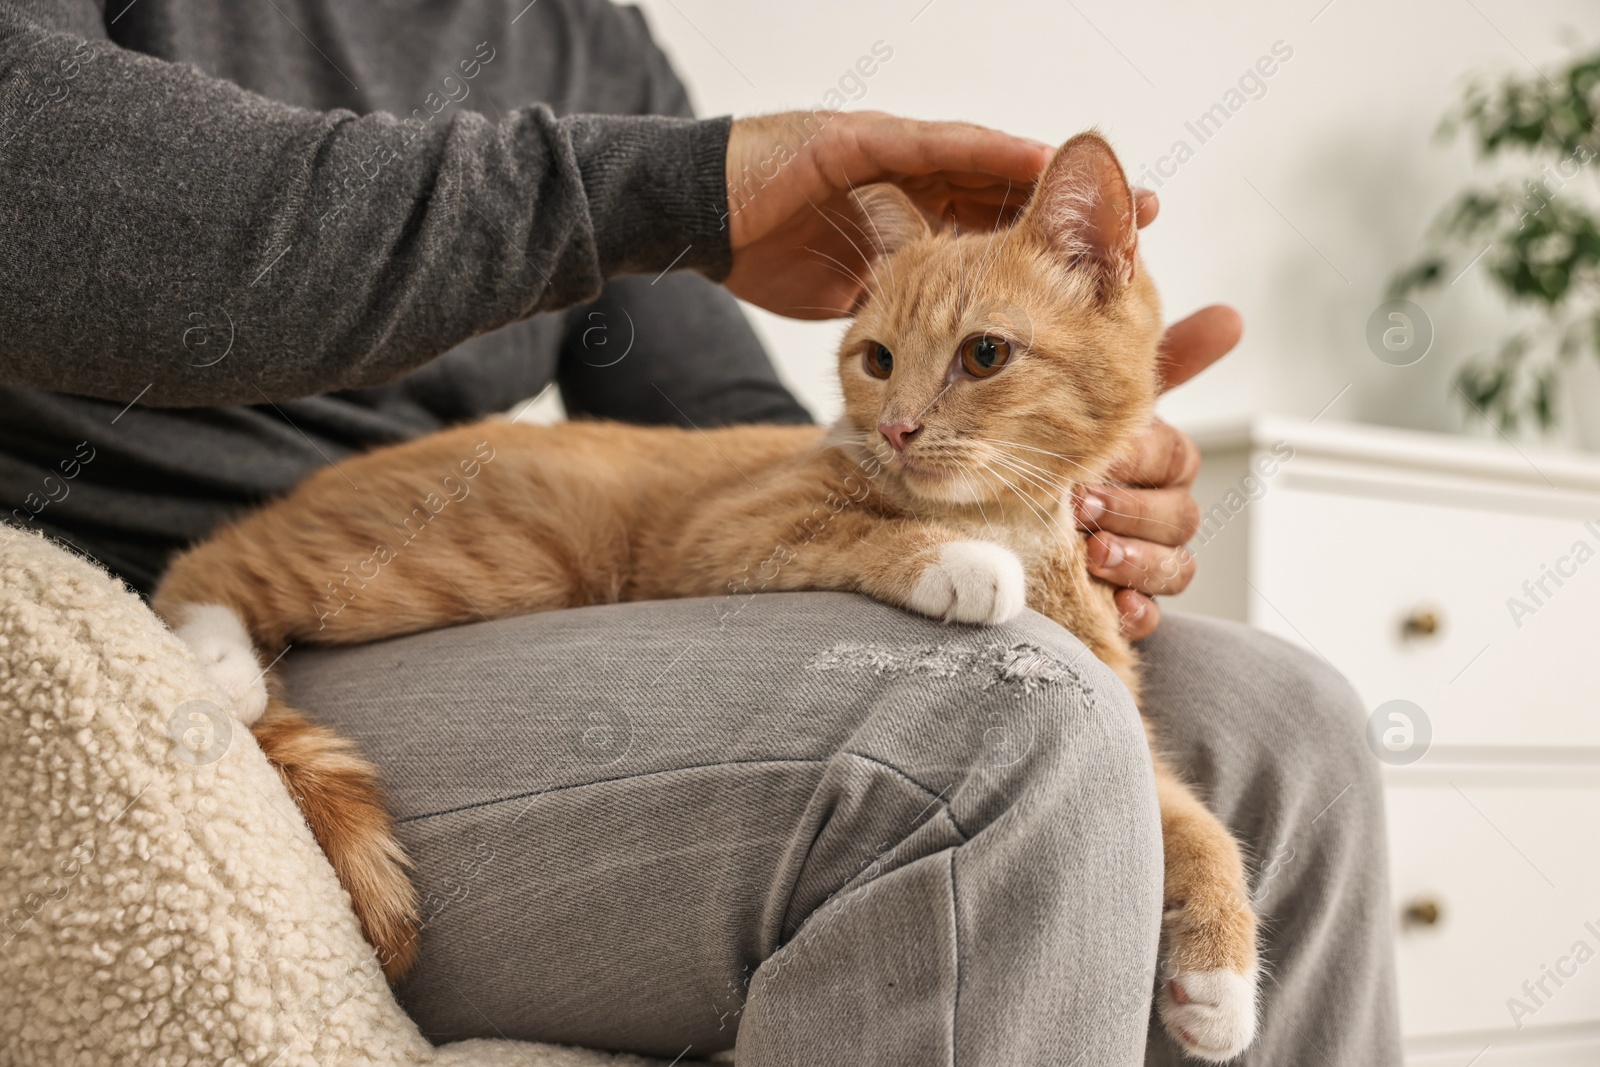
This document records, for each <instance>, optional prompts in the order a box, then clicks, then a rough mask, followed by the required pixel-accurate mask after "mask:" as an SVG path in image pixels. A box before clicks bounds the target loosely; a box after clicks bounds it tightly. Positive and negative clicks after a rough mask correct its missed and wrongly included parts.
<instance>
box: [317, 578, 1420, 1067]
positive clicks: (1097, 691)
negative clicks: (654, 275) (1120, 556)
mask: <svg viewBox="0 0 1600 1067" xmlns="http://www.w3.org/2000/svg"><path fill="white" fill-rule="evenodd" d="M1142 651H1143V653H1144V655H1145V658H1146V661H1147V664H1148V668H1147V672H1146V676H1147V679H1148V695H1147V700H1146V704H1147V707H1148V711H1149V713H1150V714H1151V715H1152V716H1153V717H1154V718H1155V719H1156V720H1158V721H1159V723H1160V728H1161V734H1162V738H1163V742H1164V744H1165V745H1166V747H1167V748H1168V750H1169V751H1170V752H1171V753H1172V754H1173V755H1174V756H1175V757H1176V758H1177V760H1178V762H1179V763H1180V764H1181V765H1183V766H1186V767H1187V768H1188V770H1189V772H1190V774H1191V775H1192V777H1193V779H1194V781H1195V782H1196V783H1197V784H1198V785H1199V786H1201V787H1202V789H1203V790H1204V792H1205V795H1206V796H1207V797H1208V799H1209V801H1210V803H1211V804H1212V805H1213V806H1214V808H1215V810H1216V811H1217V812H1218V813H1219V814H1220V815H1221V816H1222V817H1223V818H1224V819H1225V820H1226V821H1227V822H1228V823H1229V824H1230V825H1231V826H1232V827H1233V828H1234V830H1235V832H1236V833H1237V835H1238V836H1239V837H1240V839H1241V841H1243V842H1244V844H1245V848H1246V852H1247V855H1249V856H1250V857H1251V867H1252V888H1253V892H1254V894H1255V899H1256V901H1257V903H1258V907H1259V909H1260V912H1261V914H1262V917H1263V920H1264V921H1263V923H1262V929H1263V931H1264V938H1265V942H1264V945H1263V949H1264V952H1263V956H1264V969H1265V972H1266V979H1265V980H1264V983H1263V984H1264V991H1263V1014H1262V1025H1261V1035H1260V1037H1259V1038H1258V1040H1257V1042H1256V1044H1255V1045H1254V1046H1253V1047H1252V1048H1251V1049H1250V1050H1249V1051H1248V1052H1247V1053H1246V1054H1245V1056H1244V1057H1242V1058H1241V1060H1239V1061H1238V1062H1240V1063H1247V1064H1261V1065H1272V1067H1283V1065H1287V1064H1313V1063H1326V1064H1330V1065H1333V1067H1355V1065H1361V1067H1375V1065H1376V1067H1382V1065H1388V1064H1398V1063H1399V1062H1400V1053H1399V1037H1398V1024H1397V1019H1396V1009H1395V998H1394V980H1393V966H1392V960H1391V950H1390V929H1389V924H1390V913H1389V909H1388V904H1387V888H1386V870H1385V862H1384V841H1383V823H1382V799H1381V794H1380V791H1379V786H1378V781H1377V775H1376V773H1375V766H1376V765H1375V761H1374V760H1373V759H1372V758H1371V756H1370V755H1369V754H1368V753H1367V751H1366V748H1365V746H1364V744H1363V742H1362V736H1361V725H1360V724H1361V715H1360V709H1359V707H1358V706H1357V704H1356V700H1355V697H1354V695H1353V694H1352V692H1351V690H1350V689H1349V687H1348V686H1347V685H1346V684H1345V683H1344V682H1343V681H1342V679H1340V678H1339V677H1338V676H1337V675H1336V674H1335V673H1334V672H1333V671H1332V670H1331V669H1329V668H1327V667H1326V666H1325V665H1323V664H1322V663H1320V661H1317V660H1315V659H1313V658H1311V657H1309V656H1308V655H1306V654H1304V653H1302V652H1300V651H1298V650H1295V649H1292V648H1290V647H1289V646H1287V645H1285V644H1283V643H1281V642H1279V641H1277V640H1276V639H1273V638H1270V637H1266V636H1264V635H1261V634H1259V633H1255V632H1253V631H1249V630H1246V629H1244V628H1242V627H1237V626H1232V625H1227V624H1220V623H1215V622H1202V621H1199V620H1194V619H1185V618H1181V617H1171V618H1168V619H1167V620H1166V621H1165V622H1163V624H1162V626H1161V629H1160V631H1159V632H1158V634H1157V635H1156V636H1155V637H1153V638H1151V639H1149V640H1147V641H1145V642H1144V643H1143V645H1142ZM286 662H287V665H288V666H287V672H286V673H287V677H288V681H289V684H290V690H291V693H292V695H293V698H294V700H295V701H296V702H297V703H298V704H300V705H301V706H302V707H304V708H306V709H307V710H308V711H310V712H311V713H313V714H314V715H315V716H316V717H317V718H319V719H321V720H323V721H327V722H330V723H334V724H336V725H338V726H340V727H341V728H342V729H344V730H345V731H346V732H348V733H349V734H350V735H351V736H353V737H355V738H356V739H357V740H358V741H359V742H360V744H361V746H362V748H363V749H364V750H365V751H366V752H367V753H368V754H369V755H370V756H371V757H372V758H373V759H374V760H375V761H376V762H377V763H378V765H379V766H380V767H381V768H382V769H383V771H384V774H385V776H386V779H387V785H388V788H389V792H390V798H391V802H392V803H391V806H392V808H393V810H394V811H395V812H396V813H397V816H398V818H399V831H400V835H401V837H402V839H403V841H404V842H405V845H406V847H407V848H408V849H409V851H410V853H411V856H412V857H413V859H414V860H415V861H416V865H417V866H416V880H417V883H418V885H419V888H420V889H421V891H422V893H423V894H424V897H425V905H424V911H425V913H426V917H427V923H426V926H425V928H424V930H423V933H422V941H421V953H420V959H419V963H418V965H417V967H416V969H415V970H414V971H413V973H412V974H411V976H410V977H409V978H408V979H407V980H406V982H405V983H404V985H403V986H402V988H401V991H400V992H401V996H402V1000H403V1002H404V1003H405V1005H406V1006H407V1008H408V1010H409V1011H410V1012H411V1013H412V1014H413V1016H415V1018H416V1019H417V1021H418V1022H419V1023H420V1024H421V1026H422V1028H423V1030H424V1032H425V1033H427V1034H428V1035H429V1036H430V1037H431V1038H432V1039H434V1040H435V1041H446V1040H454V1039H459V1038H465V1037H474V1036H500V1035H504V1036H507V1037H520V1038H530V1039H538V1040H544V1041H555V1042H562V1043H568V1044H577V1045H585V1046H592V1047H598V1048H608V1049H617V1050H628V1051H637V1052H642V1053H646V1054H652V1055H656V1056H660V1057H663V1058H666V1059H671V1058H672V1057H674V1056H682V1057H683V1058H684V1059H686V1060H687V1059H698V1058H701V1057H704V1056H707V1055H710V1054H712V1053H714V1052H717V1051H720V1050H725V1049H729V1048H733V1047H734V1046H735V1042H737V1058H738V1062H739V1063H740V1065H741V1067H777V1065H784V1067H787V1065H797V1067H798V1065H805V1067H829V1065H834V1064H839V1065H844V1064H849V1065H852V1067H854V1065H863V1064H880V1065H895V1067H928V1065H931V1064H960V1065H973V1067H993V1065H1032V1064H1039V1065H1045V1064H1049V1065H1054V1067H1067V1065H1074V1064H1081V1065H1083V1067H1091V1065H1093V1067H1101V1065H1124V1064H1137V1063H1141V1062H1143V1063H1153V1064H1166V1063H1177V1062H1179V1061H1180V1059H1181V1055H1180V1053H1179V1051H1178V1050H1177V1047H1176V1046H1175V1045H1173V1044H1172V1043H1171V1042H1169V1041H1168V1039H1167V1037H1166V1035H1165V1033H1164V1032H1163V1031H1162V1030H1161V1028H1160V1026H1159V1024H1154V1025H1152V1024H1151V1023H1150V1021H1149V1020H1150V1000H1151V992H1152V987H1153V984H1154V981H1155V964H1156V945H1157V936H1158V927H1159V921H1160V907H1161V849H1160V829H1159V823H1158V820H1157V814H1156V809H1155V800H1154V793H1153V786H1152V779H1151V773H1150V768H1149V760H1148V755H1147V753H1146V749H1145V743H1144V738H1143V735H1142V733H1141V731H1140V727H1139V723H1138V719H1137V715H1136V713H1135V710H1134V707H1133V704H1132V701H1131V700H1130V699H1129V697H1128V694H1127V691H1126V690H1125V689H1124V688H1123V687H1122V686H1121V684H1120V683H1119V682H1118V681H1117V680H1116V679H1115V678H1114V677H1113V676H1112V675H1111V673H1110V672H1109V671H1107V670H1106V669H1105V668H1104V667H1103V666H1102V665H1101V664H1100V663H1099V662H1098V661H1097V660H1095V659H1094V658H1093V657H1092V656H1090V655H1087V654H1086V653H1085V652H1084V649H1083V646H1082V645H1081V644H1079V643H1078V641H1077V640H1076V639H1075V638H1073V637H1072V636H1071V635H1070V634H1068V633H1067V632H1066V631H1064V630H1062V629H1061V628H1060V627H1058V626H1056V625H1055V624H1053V623H1051V622H1049V621H1047V620H1046V619H1044V618H1042V617H1040V616H1038V615H1034V614H1031V613H1029V614H1026V615H1024V616H1023V617H1022V618H1020V619H1019V620H1017V621H1016V622H1015V623H1012V624H1009V625H1006V626H1000V627H994V628H966V627H944V626H940V625H938V624H935V623H932V622H929V621H926V620H922V619H918V618H915V617H912V616H910V615H907V614H906V613H904V612H901V611H898V610H896V609H893V608H890V607H886V606H884V605H881V604H877V603H874V602H872V601H869V600H866V599H862V598H859V597H854V596H850V595H846V594H835V593H798V594H770V595H762V596H756V597H749V598H740V599H737V600H687V601H673V602H665V603H649V604H632V605H618V606H609V607H599V608H588V609H582V610H576V611H564V612H556V613H550V614H544V615H534V616H528V617H524V618H518V619H509V620H500V621H498V622H493V623H480V624H477V625H472V626H463V627H458V628H455V629H450V630H444V631H439V632H436V633H430V634H424V635H419V636H415V637H408V638H402V639H398V640H393V641H387V642H382V643H379V644H374V645H370V646H365V647H360V648H352V649H341V650H330V651H316V652H301V653H297V654H294V655H292V656H291V657H290V658H289V659H288V660H287V661H286ZM1147 1028H1148V1035H1147Z"/></svg>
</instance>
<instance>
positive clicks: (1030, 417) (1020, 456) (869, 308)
mask: <svg viewBox="0 0 1600 1067" xmlns="http://www.w3.org/2000/svg"><path fill="white" fill-rule="evenodd" d="M855 197H856V205H857V207H858V209H859V211H860V214H861V221H860V227H861V232H862V234H863V235H864V237H865V239H866V241H867V242H869V243H870V245H871V251H872V252H874V253H875V255H874V256H873V258H872V262H871V267H870V270H871V274H870V275H869V277H868V279H867V280H868V281H869V282H870V283H871V284H870V285H869V286H868V293H867V295H866V297H865V299H864V303H863V304H862V305H861V307H860V308H859V310H858V313H857V315H856V318H855V321H854V322H853V323H852V324H851V326H850V329H849V331H848V332H847V333H846V334H845V338H844V341H843V343H842V345H841V348H840V353H839V376H840V381H841V385H842V388H843V391H844V406H845V414H846V418H847V421H848V422H849V423H850V424H851V428H852V429H853V430H854V431H856V432H857V433H859V435H860V438H859V439H860V440H862V441H863V442H864V444H865V445H866V447H867V448H868V449H869V450H871V451H872V452H873V453H874V454H875V455H876V456H877V457H878V459H879V460H880V461H881V462H883V463H884V465H885V466H886V467H887V468H888V470H889V471H890V472H892V474H893V475H894V476H895V477H896V478H897V480H898V481H900V482H901V483H902V484H904V486H905V487H906V488H907V489H908V490H909V491H910V492H911V494H912V495H913V496H915V497H918V498H922V499H924V500H929V501H947V502H952V503H972V502H979V503H987V502H989V501H991V500H998V501H1002V502H1004V501H1006V500H1008V499H1013V488H1016V489H1023V490H1027V491H1028V495H1029V496H1032V497H1035V498H1037V497H1039V496H1041V495H1054V494H1053V493H1041V492H1040V490H1041V488H1042V487H1043V486H1045V485H1055V486H1057V487H1061V486H1064V484H1065V483H1078V482H1082V481H1085V480H1091V479H1093V478H1095V477H1097V476H1099V475H1101V474H1103V473H1104V471H1105V469H1106V467H1107V466H1108V465H1109V464H1110V463H1111V461H1112V460H1113V459H1115V458H1116V454H1117V453H1118V451H1119V450H1120V449H1122V448H1123V447H1124V446H1125V445H1126V443H1127V442H1128V441H1129V439H1130V438H1131V437H1132V436H1133V434H1134V433H1136V432H1137V431H1138V430H1139V429H1140V428H1141V427H1143V426H1144V425H1145V423H1146V421H1147V420H1148V419H1149V417H1150V412H1151V408H1152V405H1153V404H1154V401H1155V396H1156V391H1157V377H1158V368H1157V346H1158V344H1159V341H1160V337H1161V310H1160V306H1159V302H1158V300H1157V297H1156V292H1155V287H1154V286H1153V285H1151V283H1150V281H1149V279H1148V278H1147V277H1146V276H1145V272H1144V268H1143V265H1142V264H1141V263H1140V262H1139V256H1138V231H1137V227H1136V224H1135V215H1136V212H1135V205H1134V200H1133V194H1132V191H1131V190H1130V189H1129V188H1128V182H1127V179H1126V177H1125V176H1124V174H1123V171H1122V166H1121V165H1120V164H1119V163H1118V162H1117V157H1116V155H1115V154H1114V153H1113V152H1112V151H1111V147H1110V146H1109V145H1108V144H1107V143H1106V142H1105V140H1104V139H1102V138H1101V137H1100V136H1099V135H1097V134H1094V133H1084V134H1080V135H1078V136H1077V137H1074V138H1072V140H1070V141H1068V142H1067V143H1066V144H1064V145H1062V146H1061V148H1060V149H1059V150H1058V151H1057V152H1056V155H1055V158H1054V159H1053V160H1052V161H1051V163H1050V166H1049V167H1048V168H1047V169H1046V171H1045V173H1044V175H1043V177H1041V178H1040V179H1039V181H1038V183H1037V185H1036V186H1035V188H1034V191H1033V195H1032V197H1031V199H1030V200H1029V201H1028V203H1027V205H1026V207H1025V208H1023V210H1022V212H1021V214H1020V215H1019V216H1018V217H1017V219H1016V221H1015V223H1013V224H1012V225H1011V226H1010V227H1008V228H1002V229H997V230H996V231H995V232H992V233H956V232H952V231H951V230H936V229H935V228H934V227H933V226H932V225H931V224H930V223H929V222H928V220H927V218H926V217H925V216H924V215H923V213H922V212H921V211H920V210H919V209H918V208H917V206H916V205H915V204H914V203H913V202H912V201H911V200H910V198H909V197H907V196H906V195H905V193H903V192H902V191H900V190H899V189H898V188H896V187H895V186H892V185H877V186H869V187H866V188H863V189H861V190H859V191H858V192H857V193H856V194H855Z"/></svg>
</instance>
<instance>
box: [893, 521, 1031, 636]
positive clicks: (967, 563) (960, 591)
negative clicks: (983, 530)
mask: <svg viewBox="0 0 1600 1067" xmlns="http://www.w3.org/2000/svg"><path fill="white" fill-rule="evenodd" d="M1027 601H1028V583H1027V577H1026V575H1025V574H1024V573H1023V570H1022V561H1021V560H1020V559H1018V558H1017V554H1016V553H1015V552H1013V551H1011V550H1010V549H1009V548H1005V547H1004V546H1002V545H997V544H994V543H993V542H990V541H950V542H948V543H946V544H944V545H943V546H941V547H940V549H939V558H938V559H937V560H935V561H934V562H933V563H930V564H929V565H928V568H927V569H926V570H924V571H923V572H922V576H921V577H920V578H918V579H917V587H916V588H915V589H914V590H912V592H911V597H910V599H909V601H908V603H907V606H908V607H910V608H911V610H912V611H917V612H921V613H922V614H924V615H930V616H932V617H933V618H936V619H944V620H945V621H947V622H973V623H985V624H993V623H1000V622H1007V621H1009V620H1011V619H1014V618H1016V617H1017V616H1018V615H1019V614H1021V613H1022V609H1023V608H1024V607H1025V606H1027Z"/></svg>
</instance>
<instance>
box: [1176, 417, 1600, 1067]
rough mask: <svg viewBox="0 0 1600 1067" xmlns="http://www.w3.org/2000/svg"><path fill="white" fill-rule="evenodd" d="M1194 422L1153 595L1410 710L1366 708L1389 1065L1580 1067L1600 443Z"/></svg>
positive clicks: (1595, 807) (1598, 624)
mask: <svg viewBox="0 0 1600 1067" xmlns="http://www.w3.org/2000/svg"><path fill="white" fill-rule="evenodd" d="M1195 437H1196V440H1197V441H1198V442H1199V443H1200V445H1201V449H1202V451H1203V452H1204V453H1205V464H1204V467H1203V469H1202V473H1201V477H1200V479H1199V482H1198V483H1197V486H1196V490H1195V496H1196V497H1197V499H1198V500H1199V501H1200V505H1201V507H1202V509H1205V510H1206V511H1207V513H1208V514H1207V520H1206V523H1205V525H1204V526H1202V528H1201V532H1200V534H1199V535H1198V536H1197V537H1196V538H1195V541H1194V542H1193V543H1192V544H1191V547H1192V548H1193V549H1194V551H1195V553H1196V555H1197V557H1198V559H1199V564H1200V566H1199V574H1198V576H1197V578H1196V580H1195V582H1194V584H1193V586H1192V587H1191V588H1190V590H1189V592H1187V593H1186V594H1185V595H1184V596H1182V597H1179V598H1177V599H1176V600H1174V601H1173V603H1172V606H1173V607H1174V608H1176V609H1177V610H1180V611H1189V612H1194V613H1198V614H1208V615H1217V616H1222V617H1225V618H1231V619H1237V620H1240V621H1244V622H1248V623H1251V624H1252V625H1255V626H1257V627H1260V628H1261V629H1264V630H1268V631H1270V632H1272V633H1275V634H1278V635H1279V636H1282V637H1284V638H1286V639H1287V640H1290V641H1293V642H1296V643H1298V644H1300V645H1302V646H1304V647H1307V648H1309V649H1311V650H1312V651H1314V652H1316V653H1318V654H1319V655H1321V656H1323V657H1324V658H1326V659H1327V660H1329V661H1330V662H1331V663H1333V665H1334V666H1336V667H1337V668H1339V670H1341V671H1342V672H1343V673H1344V674H1345V676H1346V677H1347V678H1349V679H1350V681H1351V682H1352V683H1353V684H1354V685H1355V687H1356V689H1357V691H1358V692H1359V693H1360V694H1361V697H1362V700H1363V702H1364V704H1365V705H1366V708H1367V710H1368V711H1369V712H1372V711H1375V710H1376V709H1378V708H1379V706H1380V705H1383V704H1385V703H1387V702H1388V701H1391V700H1396V699H1400V700H1406V701H1410V702H1412V703H1413V704H1414V705H1416V706H1417V707H1418V708H1420V709H1422V716H1421V717H1417V716H1411V717H1410V718H1415V719H1417V720H1418V721H1416V722H1411V721H1408V720H1391V719H1389V718H1388V716H1387V710H1386V714H1385V716H1384V719H1385V725H1386V726H1388V727H1389V729H1390V730H1394V731H1397V732H1393V733H1391V734H1390V735H1389V738H1390V743H1391V746H1392V747H1391V748H1390V749H1388V750H1386V752H1387V753H1388V758H1387V759H1386V760H1385V762H1386V764H1391V763H1392V765H1386V766H1385V767H1384V780H1385V787H1386V797H1387V802H1388V813H1389V828H1388V829H1389V841H1390V852H1391V865H1392V871H1393V892H1394V900H1395V910H1396V915H1395V919H1394V921H1395V923H1396V931H1397V936H1396V943H1397V953H1398V964H1399V973H1400V997H1401V1016H1402V1021H1403V1024H1404V1027H1405V1033H1406V1048H1407V1063H1408V1064H1409V1065H1411V1067H1422V1065H1426V1067H1445V1065H1447V1064H1448V1065H1455V1067H1465V1065H1466V1064H1467V1063H1468V1062H1469V1061H1473V1063H1474V1067H1509V1065H1512V1064H1516V1065H1518V1067H1529V1065H1538V1067H1557V1065H1560V1067H1569V1065H1573V1067H1575V1065H1578V1064H1585V1065H1594V1064H1600V457H1581V456H1577V455H1573V454H1566V453H1553V452H1547V451H1536V450H1532V449H1527V448H1524V449H1522V450H1521V451H1518V450H1516V449H1514V448H1512V447H1509V446H1507V445H1503V444H1501V445H1497V444H1495V443H1492V442H1482V441H1475V440H1468V439H1459V438H1449V437H1442V436H1434V435H1429V434H1419V433H1410V432H1403V431H1393V430H1382V429H1376V428H1370V427H1358V426H1351V425H1342V426H1341V425H1335V424H1317V425H1312V424H1307V423H1303V422H1291V421H1280V420H1271V419H1268V420H1260V421H1255V422H1252V423H1250V424H1248V425H1236V426H1233V427H1228V428H1220V429H1208V430H1202V431H1200V432H1198V433H1196V434H1195ZM1383 733H1384V731H1383V730H1380V731H1379V736H1380V738H1381V737H1382V736H1383ZM1430 733H1431V738H1429V737H1428V735H1429V734H1430ZM1408 741H1409V743H1410V745H1411V748H1410V750H1409V751H1408V750H1407V748H1406V746H1407V743H1408ZM1379 745H1380V747H1381V746H1382V741H1381V740H1380V741H1379ZM1418 752H1422V753H1423V754H1422V755H1421V756H1420V758H1417V759H1415V761H1414V762H1410V763H1407V764H1403V765H1402V761H1403V760H1404V759H1406V758H1407V757H1409V756H1415V755H1416V753H1418ZM1374 759H1377V756H1376V755H1375V756H1374ZM1429 920H1432V921H1429ZM1519 1005H1521V1007H1519ZM1486 1049H1487V1051H1485V1050H1486ZM1474 1056H1477V1057H1479V1058H1478V1059H1476V1060H1473V1057H1474Z"/></svg>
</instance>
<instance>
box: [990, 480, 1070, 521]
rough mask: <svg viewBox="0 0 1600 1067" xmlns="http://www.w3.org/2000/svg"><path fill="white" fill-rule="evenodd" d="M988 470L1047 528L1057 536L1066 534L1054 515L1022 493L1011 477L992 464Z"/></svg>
mask: <svg viewBox="0 0 1600 1067" xmlns="http://www.w3.org/2000/svg"><path fill="white" fill-rule="evenodd" d="M988 470H989V473H991V474H993V475H994V476H995V477H996V478H998V479H1000V482H1001V483H1002V484H1003V485H1004V486H1005V487H1006V488H1007V489H1010V490H1011V492H1012V495H1014V496H1015V497H1016V498H1017V499H1018V500H1020V501H1022V503H1023V504H1024V505H1025V506H1026V507H1027V508H1028V510H1029V511H1031V512H1033V513H1034V515H1035V516H1037V517H1038V519H1039V521H1040V522H1042V523H1043V524H1044V525H1045V527H1046V528H1047V529H1053V530H1054V531H1055V532H1056V533H1057V535H1059V536H1061V537H1063V538H1065V537H1066V536H1068V535H1067V531H1066V530H1064V529H1062V527H1061V524H1060V523H1059V522H1057V521H1056V519H1055V517H1054V516H1052V515H1050V514H1049V513H1048V512H1046V511H1045V510H1044V509H1043V508H1041V507H1040V506H1039V504H1038V503H1037V502H1036V501H1035V500H1034V499H1033V498H1032V497H1031V496H1029V495H1028V494H1027V493H1024V492H1023V491H1022V490H1021V489H1019V488H1017V487H1016V486H1015V485H1013V484H1012V482H1011V479H1009V478H1007V477H1006V476H1005V475H1004V474H1002V473H1001V472H1000V470H999V469H998V468H996V467H994V466H990V467H989V468H988Z"/></svg>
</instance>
